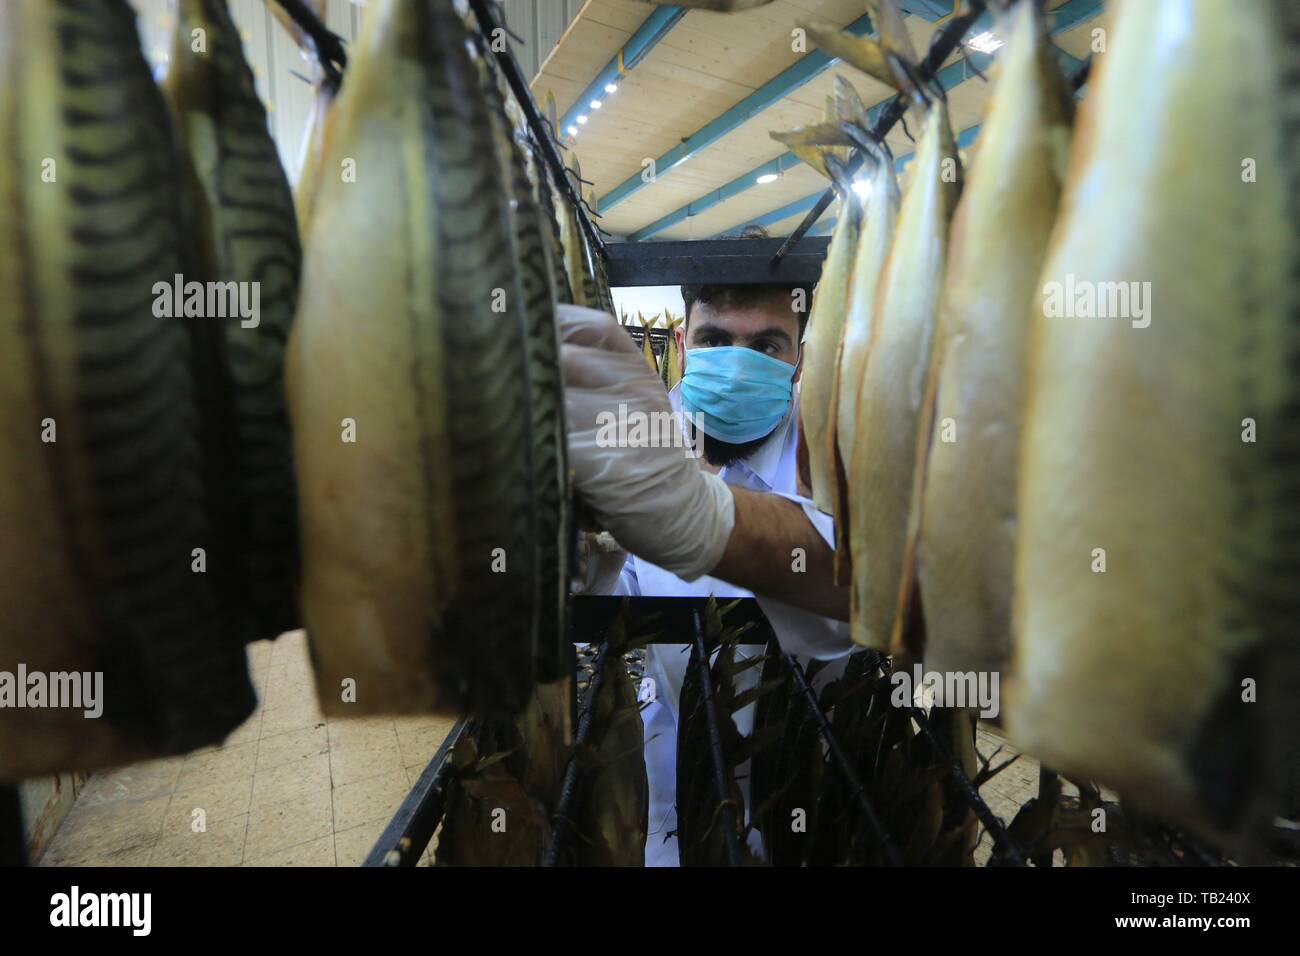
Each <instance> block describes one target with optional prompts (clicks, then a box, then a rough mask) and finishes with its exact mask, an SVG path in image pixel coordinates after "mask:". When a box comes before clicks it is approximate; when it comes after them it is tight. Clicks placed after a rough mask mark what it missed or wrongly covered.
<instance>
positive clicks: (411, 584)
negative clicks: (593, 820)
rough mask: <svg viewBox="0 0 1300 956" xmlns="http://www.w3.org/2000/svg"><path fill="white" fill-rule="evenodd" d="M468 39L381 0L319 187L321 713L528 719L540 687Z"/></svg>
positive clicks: (307, 303)
mask: <svg viewBox="0 0 1300 956" xmlns="http://www.w3.org/2000/svg"><path fill="white" fill-rule="evenodd" d="M468 40H469V37H468V35H467V31H466V28H465V24H464V23H463V21H462V20H461V19H460V17H459V16H458V15H457V13H456V10H455V8H454V4H453V3H452V0H422V2H420V3H411V2H398V0H381V2H378V3H372V4H371V5H370V8H369V9H368V11H367V14H366V18H365V23H364V25H363V30H362V36H361V38H360V39H359V41H358V43H357V46H356V56H355V58H354V59H353V61H352V62H351V64H350V66H349V68H348V77H347V82H346V83H344V85H343V89H342V91H341V93H340V94H339V99H338V101H337V102H336V104H335V107H334V111H335V114H334V118H333V125H332V131H331V142H330V144H329V152H328V155H327V158H326V163H327V164H329V165H333V164H335V163H337V162H339V161H340V160H341V158H342V157H348V158H350V159H353V160H354V161H355V163H356V169H357V173H358V174H357V177H356V181H355V182H353V183H342V182H337V181H335V180H334V178H333V177H325V178H324V179H322V181H321V190H320V194H319V197H318V200H317V206H316V211H315V213H314V215H313V219H312V225H311V233H310V235H309V236H308V239H307V242H306V250H307V252H306V257H305V262H304V267H303V294H302V298H301V302H300V304H299V313H298V319H297V322H296V324H295V328H294V334H293V337H292V339H291V341H290V361H291V369H290V372H291V374H290V397H291V408H292V413H293V423H294V443H295V452H296V457H297V466H298V473H299V487H300V503H301V520H302V529H303V532H302V539H303V555H304V562H303V564H304V580H303V612H304V617H305V621H306V626H307V632H308V636H309V638H310V640H311V646H312V654H313V662H314V663H315V665H316V670H317V677H318V688H319V691H320V697H321V701H322V707H323V708H324V709H325V710H326V712H327V713H367V712H369V713H374V712H417V711H430V710H432V711H440V712H448V711H461V712H473V713H475V714H477V715H480V716H486V715H490V714H493V713H503V712H513V713H518V712H519V711H520V710H521V709H522V708H523V707H524V706H525V705H526V704H527V702H528V699H529V697H530V695H531V693H532V689H533V684H534V672H533V671H534V669H533V662H534V657H535V655H534V650H535V649H534V647H533V634H534V621H535V619H536V618H535V615H536V613H537V609H536V602H535V601H534V600H533V595H534V581H535V580H536V578H535V570H534V567H533V565H534V562H535V555H536V553H537V542H536V541H535V540H534V539H533V534H534V529H535V528H536V527H537V523H536V515H535V511H536V509H537V508H538V507H539V497H538V494H537V489H536V488H535V485H536V482H537V480H538V473H537V470H536V469H535V467H534V463H533V446H534V435H533V429H534V417H533V413H532V407H531V406H532V402H533V388H532V385H531V383H532V381H533V380H534V372H535V370H530V364H531V363H533V362H535V361H536V353H535V351H534V350H533V349H531V348H530V347H529V343H528V342H527V340H526V338H525V335H524V329H525V318H524V316H523V315H522V314H521V310H522V309H523V306H524V303H523V302H522V301H521V300H522V298H523V297H522V296H521V295H512V294H511V292H512V291H513V290H516V289H517V288H518V285H517V284H516V283H517V281H518V280H517V277H518V274H519V269H520V265H519V263H518V261H517V259H516V257H515V237H514V233H513V222H512V219H511V216H510V210H509V202H510V192H509V185H510V184H509V183H508V182H506V181H505V178H504V176H503V175H502V170H501V166H500V164H499V163H497V162H494V161H493V160H492V157H493V155H494V151H495V149H496V142H495V140H494V138H493V129H494V126H493V122H492V120H491V117H490V114H489V106H488V104H487V102H486V100H485V99H484V97H483V94H482V89H481V85H480V82H479V75H478V71H477V68H476V66H475V63H474V61H473V59H472V58H471V54H470V51H469V49H468ZM338 237H346V239H345V240H343V241H339V240H338ZM369 250H379V252H380V254H376V255H366V253H367V251H369ZM502 310H504V311H502ZM377 316H383V317H384V321H382V322H381V321H376V317H377ZM503 665H504V666H503ZM341 692H342V693H341Z"/></svg>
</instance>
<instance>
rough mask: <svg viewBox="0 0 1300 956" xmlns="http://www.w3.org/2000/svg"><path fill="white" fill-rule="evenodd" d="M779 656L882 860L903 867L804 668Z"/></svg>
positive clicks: (887, 832) (787, 657)
mask: <svg viewBox="0 0 1300 956" xmlns="http://www.w3.org/2000/svg"><path fill="white" fill-rule="evenodd" d="M781 659H782V661H783V662H784V663H785V666H786V667H787V668H788V669H789V670H790V673H791V674H792V675H794V681H795V683H796V684H797V685H798V686H799V692H800V693H802V694H803V695H804V699H805V700H806V701H807V702H808V707H809V709H810V710H811V711H812V715H813V719H814V720H815V721H816V723H817V730H818V732H819V733H820V734H821V737H822V740H823V741H825V742H826V747H827V749H828V750H829V751H830V755H831V762H832V763H834V764H835V766H836V767H838V768H839V771H840V773H841V774H842V775H843V776H844V780H845V782H846V783H848V785H849V787H850V788H851V789H852V791H853V792H852V794H851V796H852V799H853V800H854V801H855V802H856V803H857V805H858V810H859V811H861V813H862V818H863V819H864V820H865V821H866V822H867V825H868V826H870V827H871V830H872V832H873V833H874V834H875V836H876V839H877V840H878V841H879V843H880V850H881V852H882V853H883V854H884V857H885V862H886V863H888V864H889V865H890V866H902V865H903V858H902V856H901V855H900V854H899V852H898V847H897V846H896V845H895V844H894V839H893V837H892V836H890V833H889V831H888V830H887V829H886V828H885V825H884V823H882V822H881V820H880V817H879V816H877V815H876V808H875V807H874V806H872V804H871V800H870V798H868V797H867V788H866V785H865V784H864V783H863V782H862V778H861V777H859V776H858V773H857V771H856V770H854V769H853V762H852V761H851V760H850V759H849V756H848V754H846V753H845V752H844V748H843V747H841V746H840V742H839V741H838V740H837V739H836V738H835V732H834V730H833V728H832V727H831V722H830V720H829V719H827V717H826V714H825V712H823V711H822V708H821V704H819V703H818V701H817V694H816V692H814V691H813V688H812V684H811V683H809V681H808V675H807V674H805V673H804V672H803V668H802V667H800V666H799V662H798V661H797V660H795V658H794V656H793V655H791V654H782V655H781Z"/></svg>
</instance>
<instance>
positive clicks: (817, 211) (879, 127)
mask: <svg viewBox="0 0 1300 956" xmlns="http://www.w3.org/2000/svg"><path fill="white" fill-rule="evenodd" d="M983 13H984V0H971V8H970V9H969V10H967V11H966V12H965V13H963V14H962V15H961V16H959V17H953V18H952V19H951V20H949V21H948V22H947V24H945V25H944V27H943V30H942V32H940V34H939V36H938V37H937V38H936V39H935V41H934V43H933V44H931V46H930V52H929V53H927V54H926V55H925V58H924V59H923V60H922V61H921V68H920V75H921V77H922V78H923V79H925V80H926V81H927V82H928V81H929V80H930V79H932V78H933V77H934V74H935V73H936V72H937V71H938V69H939V67H941V66H943V61H944V60H946V59H948V57H949V55H950V54H951V53H952V52H953V51H954V50H955V49H957V47H958V46H960V45H961V41H962V38H963V37H965V36H966V32H967V31H968V30H969V29H970V28H971V26H972V25H973V24H974V23H975V21H976V20H977V19H979V17H980V16H981V15H982V14H983ZM906 112H907V98H906V97H905V96H903V95H902V94H901V93H900V94H898V95H897V96H895V97H894V98H893V99H892V100H889V101H888V105H887V106H886V107H885V108H884V109H883V110H882V111H881V113H880V118H879V119H877V120H876V126H875V129H873V130H872V135H874V136H875V137H876V138H877V139H884V138H885V135H886V134H887V133H888V132H889V131H890V130H891V129H893V128H894V124H895V123H897V122H898V121H899V120H900V119H902V118H903V114H904V113H906ZM861 166H862V154H861V152H860V151H859V152H855V153H854V155H853V156H852V157H851V158H850V159H849V172H850V173H855V172H857V171H858V169H859V168H860V167H861ZM834 199H835V190H834V189H827V190H826V192H824V193H822V195H821V198H820V199H818V200H817V204H816V205H815V206H813V207H812V209H810V210H808V214H807V215H806V216H804V217H803V221H802V222H800V223H799V225H798V226H796V227H795V230H794V232H792V233H790V236H789V238H787V239H786V240H785V242H784V243H783V244H782V246H781V248H780V249H778V250H777V253H776V256H775V258H776V259H783V258H785V256H786V254H787V253H788V252H789V251H790V249H791V248H793V246H794V245H795V243H797V242H798V241H799V240H800V239H802V238H803V237H804V234H805V233H807V232H808V230H809V229H811V228H812V226H813V223H815V222H816V221H817V220H818V219H819V218H821V214H822V213H824V212H825V211H826V210H827V208H828V207H829V206H830V204H831V203H832V202H833V201H834Z"/></svg>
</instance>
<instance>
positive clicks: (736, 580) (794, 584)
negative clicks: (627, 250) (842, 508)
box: [560, 285, 852, 866]
mask: <svg viewBox="0 0 1300 956" xmlns="http://www.w3.org/2000/svg"><path fill="white" fill-rule="evenodd" d="M682 298H683V300H684V302H685V304H686V322H685V323H684V328H679V329H678V330H677V337H678V340H677V344H678V353H679V355H681V356H682V363H683V366H684V367H683V378H682V381H681V383H680V384H679V385H678V386H677V388H675V389H673V391H672V392H671V393H669V394H667V395H665V393H664V390H663V386H662V384H661V383H660V382H659V381H658V380H657V379H656V378H655V377H654V376H653V374H652V373H650V372H649V370H648V369H647V368H646V365H645V360H644V359H643V358H642V355H641V352H640V351H639V350H638V349H637V348H636V347H635V346H634V345H633V344H632V341H631V338H630V337H629V336H628V335H627V333H626V331H625V330H624V329H623V328H622V327H621V326H619V325H618V324H617V323H616V322H614V321H613V319H612V318H611V317H610V316H607V315H603V314H600V313H594V312H591V311H589V310H578V309H568V308H566V309H563V310H562V316H561V323H560V325H561V335H562V357H563V362H564V371H565V379H566V387H567V390H568V400H567V402H566V406H567V412H568V419H569V421H568V427H569V445H570V459H571V465H572V467H573V469H574V472H575V475H576V478H577V485H578V489H579V492H580V494H581V495H582V496H583V498H584V500H585V501H586V502H587V504H588V505H589V506H590V507H591V508H592V510H593V511H595V512H596V514H597V516H598V517H599V518H600V519H601V521H602V523H603V524H604V526H605V527H606V528H607V529H608V530H609V531H611V532H612V533H613V535H614V537H615V538H616V539H617V540H618V541H619V543H620V544H621V545H622V546H623V547H625V548H626V549H627V550H628V551H629V552H630V553H631V554H630V556H629V557H628V558H627V560H626V563H625V564H624V565H623V568H622V571H621V574H620V577H619V580H618V583H617V585H616V586H615V587H613V588H612V589H611V590H612V592H613V593H616V594H631V595H646V596H650V595H655V596H663V597H687V596H696V597H706V596H708V595H710V594H712V595H715V596H717V597H719V598H729V597H751V596H752V597H756V598H758V601H759V604H760V606H761V607H762V609H763V611H764V613H765V614H766V616H767V618H768V620H769V621H770V622H771V624H772V626H773V629H774V630H775V632H776V635H777V638H778V640H779V641H780V642H781V646H782V649H783V650H784V651H786V652H789V653H792V654H795V655H798V656H800V657H801V658H802V659H804V660H805V661H806V660H807V659H809V658H819V659H822V660H836V659H842V658H844V657H847V655H848V654H849V653H851V651H852V644H851V642H850V639H849V635H848V626H847V624H846V623H844V622H845V621H847V619H848V595H847V589H845V588H840V587H836V586H835V585H834V583H833V580H832V573H831V569H832V564H833V554H834V537H833V535H834V532H833V527H832V522H831V518H830V516H829V515H826V514H823V513H822V512H820V511H818V510H817V509H816V508H815V507H814V506H813V503H812V501H811V499H810V498H809V497H808V496H807V495H806V493H804V494H801V493H800V489H799V487H798V478H797V466H796V451H797V446H798V423H799V411H798V396H797V388H796V383H797V381H798V376H799V371H800V369H799V366H800V342H801V339H802V333H803V331H804V324H805V323H806V321H807V312H806V308H804V306H805V305H806V303H807V300H808V298H809V297H808V295H807V290H805V289H800V288H791V287H789V286H753V285H749V286H745V285H738V286H684V287H683V288H682ZM619 406H623V414H625V415H628V416H629V418H628V420H629V421H634V420H635V418H634V417H632V416H633V414H634V413H640V414H646V415H649V416H652V415H654V414H656V413H657V414H663V413H664V412H666V411H668V409H669V408H671V409H672V411H673V412H681V413H684V415H685V416H686V418H687V419H689V421H691V422H698V423H699V424H700V425H702V428H703V442H702V451H703V457H704V461H703V462H700V461H699V460H698V459H694V458H691V457H688V455H687V454H686V453H684V452H683V449H682V448H680V447H648V446H647V445H646V444H645V443H642V444H640V445H638V446H637V447H628V446H627V445H626V444H622V445H620V444H617V443H611V442H608V441H604V442H602V441H600V440H599V422H600V421H602V420H603V421H608V420H609V419H608V416H610V415H617V414H619ZM602 414H603V415H604V416H605V417H604V418H603V419H602V418H601V416H602ZM648 420H651V421H653V420H655V419H653V418H650V419H648ZM742 650H743V649H742ZM747 653H759V649H758V648H750V649H748V651H747ZM688 658H689V654H688V653H687V649H686V648H684V647H676V646H670V645H654V646H652V647H651V648H650V649H649V651H648V652H647V676H648V677H650V678H652V679H653V680H654V685H653V686H654V694H655V698H654V702H653V703H652V704H651V705H650V706H648V707H647V708H646V709H645V710H644V711H643V718H644V720H645V724H646V728H645V730H646V764H647V770H648V773H649V777H650V834H649V838H648V840H647V843H646V863H647V865H668V866H672V865H676V863H677V845H676V840H675V838H671V837H670V836H669V834H670V833H671V832H672V831H674V830H675V828H676V815H675V810H674V804H675V800H674V797H675V789H676V780H675V763H676V753H675V746H676V733H677V731H676V726H677V719H678V698H679V695H680V691H681V684H682V677H683V675H684V673H685V668H686V664H687V661H688ZM839 670H841V668H840V667H831V668H827V669H826V670H825V671H823V673H822V675H821V679H822V680H828V679H831V678H832V677H833V676H835V675H836V674H837V673H838V672H839ZM758 676H759V668H757V667H753V668H749V669H748V670H746V671H744V672H743V675H742V679H743V680H744V681H745V682H746V683H745V684H744V685H742V686H738V688H737V690H738V692H741V691H743V690H745V689H747V687H748V686H753V685H756V684H757V681H758ZM735 719H736V723H737V726H738V729H739V730H740V731H741V733H748V732H749V731H750V729H751V728H752V722H753V706H752V705H751V706H750V707H747V708H745V709H744V710H742V711H740V712H739V713H738V714H736V715H735ZM738 776H740V777H741V781H740V782H741V785H742V790H746V791H747V789H748V787H747V776H748V775H747V773H746V772H745V771H744V770H743V769H742V771H741V773H740V774H738ZM746 801H747V804H748V802H749V798H748V793H746ZM751 844H753V846H754V848H755V849H756V850H757V849H758V848H759V842H758V837H757V835H756V834H755V835H753V836H752V837H751Z"/></svg>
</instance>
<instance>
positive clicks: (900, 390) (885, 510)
mask: <svg viewBox="0 0 1300 956" xmlns="http://www.w3.org/2000/svg"><path fill="white" fill-rule="evenodd" d="M882 2H884V0H882ZM889 22H890V21H889V19H887V18H882V20H881V21H880V28H881V30H882V38H881V42H882V44H883V46H882V47H880V48H879V49H876V48H875V46H874V44H873V43H872V41H870V40H861V39H859V40H855V44H854V45H853V46H852V47H850V48H849V49H846V50H845V51H844V53H845V56H846V57H848V58H849V59H848V62H849V63H850V64H851V65H853V66H857V67H859V68H862V69H864V70H865V69H867V68H868V67H870V66H872V64H873V63H874V62H875V60H876V59H879V58H884V57H886V53H887V54H888V57H887V59H888V62H889V63H890V64H891V66H892V68H893V69H894V71H895V73H896V74H897V76H896V79H897V82H898V85H899V86H900V87H901V88H902V89H903V91H904V92H905V94H906V95H908V96H910V97H911V98H912V99H913V101H914V103H916V105H917V108H918V110H919V111H920V113H921V117H922V118H921V135H920V139H919V142H918V144H917V150H916V159H915V160H913V164H912V171H911V176H910V179H909V182H908V184H907V188H906V190H905V192H904V194H903V199H902V204H901V206H900V208H899V214H898V224H897V227H896V229H895V233H894V241H893V244H892V245H891V246H890V252H889V257H888V260H887V262H886V264H885V269H884V272H883V274H882V275H881V276H880V279H879V287H878V289H877V292H876V296H877V298H876V307H875V322H874V324H873V330H872V333H871V345H870V348H869V351H868V354H867V357H866V366H865V369H864V372H863V377H862V385H861V391H860V394H859V408H860V410H861V414H860V415H859V416H858V419H857V422H856V428H857V433H856V436H855V440H854V460H853V461H852V462H850V463H849V467H848V475H849V481H850V484H851V486H858V487H859V488H860V492H861V495H862V498H863V500H864V502H866V503H865V504H864V506H863V507H862V508H859V509H857V511H858V519H851V523H850V534H851V536H852V537H851V541H850V545H849V546H850V549H851V552H852V562H853V575H854V579H855V584H854V586H853V587H852V588H851V589H850V604H851V608H850V613H851V615H852V628H853V630H852V633H853V639H854V641H856V642H857V643H859V644H862V645H865V646H867V647H872V648H875V649H877V650H890V649H892V650H894V651H899V650H902V643H901V642H902V636H903V634H904V630H905V629H904V625H905V623H906V619H907V609H908V607H909V605H910V603H911V596H912V590H913V588H912V585H913V580H912V579H913V573H912V571H913V568H912V553H913V549H914V544H915V540H916V533H917V530H918V526H919V512H920V497H921V496H920V492H921V479H922V477H923V475H924V459H925V452H926V449H927V446H928V444H929V432H928V427H927V426H928V416H927V414H926V410H925V399H926V394H927V378H928V374H929V368H930V364H931V363H930V349H931V346H932V341H933V338H934V325H935V319H936V313H937V311H938V304H939V303H938V298H939V289H940V287H941V284H942V276H943V272H944V266H945V246H946V244H947V234H948V220H949V218H950V216H951V214H952V210H953V207H954V206H955V205H956V202H957V197H958V195H959V193H960V191H961V168H960V163H959V161H958V159H957V149H956V145H955V143H954V141H953V136H952V127H951V125H950V124H949V121H948V107H947V103H946V102H945V100H944V98H943V94H942V90H941V89H939V88H938V87H937V85H936V84H933V83H932V82H931V81H927V80H924V79H922V78H921V76H920V73H919V68H918V67H917V65H916V62H915V61H914V60H908V59H907V58H906V54H905V52H904V50H905V49H910V41H907V40H906V36H905V34H904V35H903V36H902V37H894V36H891V35H888V34H887V33H886V32H883V31H885V28H886V25H887V24H888V23H889ZM863 50H867V51H873V50H874V52H872V53H871V54H870V55H869V56H867V55H862V54H861V52H860V51H863ZM882 51H884V52H882ZM908 633H911V632H908Z"/></svg>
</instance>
